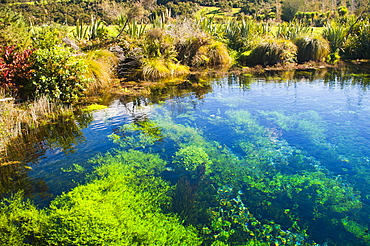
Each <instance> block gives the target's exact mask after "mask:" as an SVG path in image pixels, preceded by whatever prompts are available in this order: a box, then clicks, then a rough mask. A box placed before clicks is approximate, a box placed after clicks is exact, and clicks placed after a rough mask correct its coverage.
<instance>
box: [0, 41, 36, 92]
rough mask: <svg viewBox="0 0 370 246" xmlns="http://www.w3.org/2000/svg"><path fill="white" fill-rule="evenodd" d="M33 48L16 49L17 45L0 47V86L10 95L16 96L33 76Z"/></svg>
mask: <svg viewBox="0 0 370 246" xmlns="http://www.w3.org/2000/svg"><path fill="white" fill-rule="evenodd" d="M31 54H32V50H25V51H16V47H15V46H4V47H0V87H1V88H2V89H3V90H4V92H5V93H6V94H8V95H13V96H16V95H17V93H18V92H20V93H21V94H22V90H24V89H25V87H26V86H27V84H28V82H29V80H30V78H31V63H30V60H29V58H30V56H31Z"/></svg>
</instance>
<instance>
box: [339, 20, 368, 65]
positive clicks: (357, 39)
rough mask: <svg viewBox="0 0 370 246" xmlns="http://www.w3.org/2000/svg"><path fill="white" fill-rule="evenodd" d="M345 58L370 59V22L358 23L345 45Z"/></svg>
mask: <svg viewBox="0 0 370 246" xmlns="http://www.w3.org/2000/svg"><path fill="white" fill-rule="evenodd" d="M344 56H345V58H349V59H369V58H370V22H369V21H362V22H360V23H359V24H357V25H356V26H355V27H354V28H353V30H351V35H350V36H349V38H348V43H347V44H346V47H345V54H344Z"/></svg>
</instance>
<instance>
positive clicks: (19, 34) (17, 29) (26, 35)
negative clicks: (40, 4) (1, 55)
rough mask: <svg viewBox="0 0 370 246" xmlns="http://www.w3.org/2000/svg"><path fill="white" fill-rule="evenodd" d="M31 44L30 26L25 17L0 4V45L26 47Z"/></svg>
mask: <svg viewBox="0 0 370 246" xmlns="http://www.w3.org/2000/svg"><path fill="white" fill-rule="evenodd" d="M30 44H31V28H30V27H29V25H28V24H27V22H26V21H25V18H24V17H23V16H22V15H21V14H19V13H16V12H14V11H12V10H11V9H9V8H7V7H6V8H5V7H1V6H0V46H12V45H17V46H18V47H20V48H21V49H26V48H28V46H29V45H30Z"/></svg>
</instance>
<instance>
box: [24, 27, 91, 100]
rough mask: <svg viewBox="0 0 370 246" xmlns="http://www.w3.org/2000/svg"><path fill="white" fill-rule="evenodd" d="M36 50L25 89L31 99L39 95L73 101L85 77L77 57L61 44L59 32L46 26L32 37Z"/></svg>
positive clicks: (81, 88)
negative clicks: (29, 80)
mask: <svg viewBox="0 0 370 246" xmlns="http://www.w3.org/2000/svg"><path fill="white" fill-rule="evenodd" d="M34 45H35V47H36V50H35V51H34V52H33V54H32V56H31V62H32V67H31V68H32V70H33V75H32V77H31V82H30V83H29V85H28V86H27V87H26V88H25V89H26V92H27V96H28V97H29V98H30V99H33V98H35V97H36V96H39V95H47V96H48V97H50V98H53V99H57V100H60V101H62V102H67V103H70V102H74V101H76V100H77V99H78V97H79V96H81V95H83V92H84V90H85V88H86V87H87V83H88V79H87V78H86V77H85V76H84V74H85V73H86V66H85V64H84V63H83V60H82V59H81V58H80V57H77V56H74V54H73V53H72V51H71V50H69V49H68V48H67V47H63V46H62V45H61V43H60V37H59V36H58V31H57V30H56V29H53V28H51V29H50V28H46V29H43V30H41V31H40V33H38V34H37V36H36V37H35V38H34Z"/></svg>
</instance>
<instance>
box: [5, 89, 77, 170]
mask: <svg viewBox="0 0 370 246" xmlns="http://www.w3.org/2000/svg"><path fill="white" fill-rule="evenodd" d="M0 98H3V96H1V95H0ZM69 110H70V109H69V108H67V107H66V106H62V105H59V104H57V103H52V102H50V101H49V100H48V99H47V98H46V97H42V98H40V99H38V100H36V101H34V102H32V103H23V104H16V103H15V102H14V101H0V163H1V162H2V161H1V159H6V157H7V156H8V153H7V146H9V145H10V144H14V145H20V146H22V143H20V142H21V141H19V139H20V136H26V135H29V133H30V132H31V131H32V130H33V129H36V128H37V127H38V126H39V125H40V124H44V123H45V122H47V121H48V120H50V119H52V118H53V116H55V115H56V114H61V113H63V112H66V111H69ZM15 139H17V141H15ZM0 165H1V164H0Z"/></svg>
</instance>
